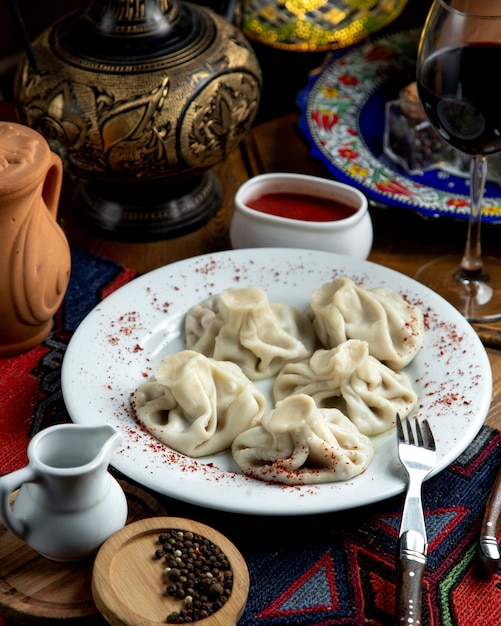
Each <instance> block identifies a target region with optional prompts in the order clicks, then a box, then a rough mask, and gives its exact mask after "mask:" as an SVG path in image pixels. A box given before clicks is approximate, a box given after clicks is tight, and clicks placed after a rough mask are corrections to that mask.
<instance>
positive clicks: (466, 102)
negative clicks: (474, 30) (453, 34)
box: [417, 43, 501, 155]
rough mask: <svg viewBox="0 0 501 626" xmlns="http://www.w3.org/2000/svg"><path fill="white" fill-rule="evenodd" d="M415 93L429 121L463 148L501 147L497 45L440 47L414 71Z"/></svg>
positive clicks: (500, 72) (489, 149)
mask: <svg viewBox="0 0 501 626" xmlns="http://www.w3.org/2000/svg"><path fill="white" fill-rule="evenodd" d="M417 85H418V90H419V96H420V98H421V100H422V102H423V105H424V109H425V111H426V114H427V115H428V117H429V119H430V122H431V124H432V125H433V126H434V127H435V128H436V129H437V130H438V132H439V133H440V135H441V136H442V137H443V139H444V140H445V141H446V142H447V143H449V144H451V145H452V146H454V147H455V148H457V149H458V150H460V151H462V152H466V153H467V154H472V155H481V154H483V155H487V154H492V153H494V152H499V151H500V150H501V106H500V100H499V96H498V94H499V93H500V89H501V45H498V44H494V43H493V44H472V45H470V44H465V45H462V46H458V47H450V48H443V49H442V50H438V51H437V52H435V53H434V54H432V55H431V56H430V57H429V58H427V59H426V60H425V62H424V64H423V66H422V67H421V69H420V71H418V76H417Z"/></svg>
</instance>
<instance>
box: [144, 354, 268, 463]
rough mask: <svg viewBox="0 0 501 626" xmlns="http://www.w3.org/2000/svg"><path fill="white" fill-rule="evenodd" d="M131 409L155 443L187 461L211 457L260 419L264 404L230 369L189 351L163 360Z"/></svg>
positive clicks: (235, 369)
mask: <svg viewBox="0 0 501 626" xmlns="http://www.w3.org/2000/svg"><path fill="white" fill-rule="evenodd" d="M132 405H133V407H134V409H135V411H136V416H137V419H138V421H139V422H140V423H141V424H143V425H144V427H145V428H146V430H147V431H148V432H149V433H150V434H151V435H153V437H155V438H156V439H158V440H159V441H161V442H162V443H164V444H166V445H167V446H169V447H171V448H173V449H174V450H177V451H178V452H181V453H183V454H186V455H188V456H191V457H199V456H203V455H206V454H216V453H218V452H221V451H223V450H226V449H227V448H229V447H230V446H231V444H232V442H233V440H234V438H235V437H236V436H237V435H238V434H239V433H241V432H242V431H244V430H246V429H247V428H249V426H250V424H251V422H252V421H253V420H254V419H258V418H260V417H261V416H262V414H263V413H264V410H265V408H266V400H265V398H264V396H263V394H262V393H261V392H260V391H259V390H258V389H257V387H256V386H255V385H254V384H253V383H252V382H251V381H250V380H249V379H248V378H247V377H246V376H245V375H244V374H243V372H242V371H241V369H240V368H239V367H238V366H237V365H235V364H234V363H229V362H219V361H215V360H214V359H209V358H207V357H205V356H204V355H203V354H200V353H198V352H194V351H191V350H183V351H181V352H177V353H175V354H172V355H169V356H167V357H165V358H164V359H163V360H162V361H161V363H160V364H159V365H158V367H157V369H156V371H155V375H154V377H153V379H152V380H151V381H148V382H146V383H144V384H142V385H141V386H139V387H138V388H137V390H136V391H135V393H134V394H133V397H132Z"/></svg>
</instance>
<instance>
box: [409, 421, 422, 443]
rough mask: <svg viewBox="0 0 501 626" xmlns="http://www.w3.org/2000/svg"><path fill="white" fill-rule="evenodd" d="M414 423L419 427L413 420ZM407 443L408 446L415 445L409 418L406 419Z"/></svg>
mask: <svg viewBox="0 0 501 626" xmlns="http://www.w3.org/2000/svg"><path fill="white" fill-rule="evenodd" d="M413 422H415V423H416V427H419V422H418V421H417V420H413ZM407 443H408V444H409V445H410V446H415V445H416V440H415V438H414V431H413V429H412V424H411V421H410V419H409V418H407Z"/></svg>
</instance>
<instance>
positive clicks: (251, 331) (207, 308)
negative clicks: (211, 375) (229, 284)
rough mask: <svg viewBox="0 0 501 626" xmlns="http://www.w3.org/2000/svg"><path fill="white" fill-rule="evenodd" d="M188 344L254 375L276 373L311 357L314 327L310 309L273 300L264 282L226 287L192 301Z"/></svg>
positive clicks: (261, 376)
mask: <svg viewBox="0 0 501 626" xmlns="http://www.w3.org/2000/svg"><path fill="white" fill-rule="evenodd" d="M185 329H186V345H187V347H188V348H189V349H192V350H196V351H197V352H201V353H202V354H205V356H208V357H212V358H214V359H217V360H220V361H232V362H233V363H236V364H237V365H239V366H240V367H241V368H242V370H243V372H244V374H245V375H246V376H247V377H248V378H250V379H251V380H260V379H264V378H269V377H271V376H274V375H275V374H276V373H277V372H278V371H279V370H280V368H281V367H283V365H284V364H285V363H288V362H289V361H298V360H301V359H304V358H306V357H308V356H309V355H310V354H311V353H312V352H313V349H314V347H315V341H316V338H315V333H314V331H313V327H312V324H311V321H310V320H309V318H308V316H307V315H306V313H304V312H303V311H300V310H299V309H296V308H295V307H293V306H291V305H288V304H282V303H276V302H269V300H268V296H267V295H266V293H265V292H264V291H263V290H262V289H260V288H259V287H245V288H242V289H226V290H225V291H223V292H222V293H221V294H218V295H216V296H213V297H211V298H208V299H207V300H204V301H203V302H201V303H200V304H198V305H196V306H194V307H192V308H191V309H190V310H189V311H188V313H187V315H186V321H185Z"/></svg>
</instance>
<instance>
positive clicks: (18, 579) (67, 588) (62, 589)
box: [0, 482, 165, 624]
mask: <svg viewBox="0 0 501 626" xmlns="http://www.w3.org/2000/svg"><path fill="white" fill-rule="evenodd" d="M121 485H122V487H123V489H124V491H125V495H126V496H127V502H128V506H129V513H128V518H127V523H130V522H134V521H136V520H139V519H142V518H144V517H151V516H158V515H165V510H164V508H163V507H162V506H160V504H159V503H158V502H157V500H156V499H155V498H153V497H152V496H150V495H149V494H147V493H146V492H145V491H143V490H142V489H140V488H138V487H134V486H132V485H129V484H128V483H125V482H123V483H121ZM14 497H15V494H14ZM93 562H94V561H93V559H88V560H86V561H81V562H77V563H59V562H57V561H50V560H49V559H46V558H45V557H43V556H40V555H39V554H38V553H37V552H35V551H34V550H33V549H32V548H30V547H29V546H28V545H27V544H26V543H24V542H23V541H21V540H20V539H18V538H17V537H15V536H14V535H12V533H10V532H9V531H8V530H7V529H6V528H5V527H4V526H3V524H1V523H0V614H1V615H2V617H5V618H6V619H9V620H12V621H14V622H17V623H20V624H40V623H42V622H46V621H47V620H51V621H53V620H74V621H82V620H84V619H86V618H93V623H95V624H98V623H99V617H100V616H99V613H98V610H97V608H96V605H95V604H94V600H93V598H92V585H91V580H92V568H93ZM103 623H104V620H103Z"/></svg>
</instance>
